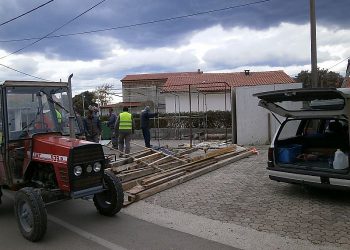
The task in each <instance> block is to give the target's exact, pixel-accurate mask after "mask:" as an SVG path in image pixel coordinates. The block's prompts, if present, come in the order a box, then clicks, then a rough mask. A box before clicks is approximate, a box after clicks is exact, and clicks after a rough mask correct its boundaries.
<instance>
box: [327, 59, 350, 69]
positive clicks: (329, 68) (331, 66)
mask: <svg viewBox="0 0 350 250" xmlns="http://www.w3.org/2000/svg"><path fill="white" fill-rule="evenodd" d="M348 59H350V56H349V57H347V58H345V59H344V60H341V61H339V62H337V63H336V64H334V65H333V66H331V67H329V68H328V70H330V69H331V68H334V67H335V66H338V65H339V64H341V63H342V62H345V61H346V60H348Z"/></svg>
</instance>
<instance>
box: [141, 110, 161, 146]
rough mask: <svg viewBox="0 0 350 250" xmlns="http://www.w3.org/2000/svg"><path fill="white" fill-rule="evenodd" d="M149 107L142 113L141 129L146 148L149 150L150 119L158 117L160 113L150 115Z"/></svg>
mask: <svg viewBox="0 0 350 250" xmlns="http://www.w3.org/2000/svg"><path fill="white" fill-rule="evenodd" d="M149 111H150V108H149V106H146V107H145V109H144V110H142V112H141V129H142V135H143V139H144V140H145V146H146V147H147V148H150V147H151V132H150V129H149V119H150V118H153V117H156V116H158V113H150V112H149Z"/></svg>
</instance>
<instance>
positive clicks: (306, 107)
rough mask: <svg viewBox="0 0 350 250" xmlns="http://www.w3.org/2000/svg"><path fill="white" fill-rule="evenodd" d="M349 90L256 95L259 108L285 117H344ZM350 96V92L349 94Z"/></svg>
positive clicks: (330, 89) (307, 90) (274, 92)
mask: <svg viewBox="0 0 350 250" xmlns="http://www.w3.org/2000/svg"><path fill="white" fill-rule="evenodd" d="M347 92H349V90H344V89H335V88H312V89H288V90H277V91H269V92H262V93H257V94H254V96H256V97H258V98H259V99H260V101H259V106H261V107H263V108H266V109H268V110H270V111H272V112H273V113H276V114H278V115H280V116H283V117H291V118H306V117H308V118H311V117H338V118H339V117H344V116H346V108H345V107H346V103H347V96H348V93H347ZM349 94H350V92H349Z"/></svg>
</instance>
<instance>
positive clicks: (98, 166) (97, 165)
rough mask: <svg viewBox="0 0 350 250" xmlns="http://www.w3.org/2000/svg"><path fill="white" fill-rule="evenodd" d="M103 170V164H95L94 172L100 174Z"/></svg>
mask: <svg viewBox="0 0 350 250" xmlns="http://www.w3.org/2000/svg"><path fill="white" fill-rule="evenodd" d="M101 168H102V164H101V163H100V162H95V163H94V171H95V172H100V170H101Z"/></svg>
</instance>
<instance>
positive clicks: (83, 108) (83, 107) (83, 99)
mask: <svg viewBox="0 0 350 250" xmlns="http://www.w3.org/2000/svg"><path fill="white" fill-rule="evenodd" d="M82 97H83V116H84V117H85V95H84V94H83V95H82Z"/></svg>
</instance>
